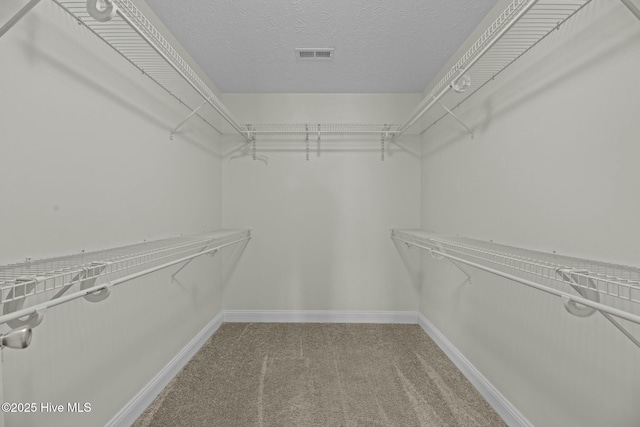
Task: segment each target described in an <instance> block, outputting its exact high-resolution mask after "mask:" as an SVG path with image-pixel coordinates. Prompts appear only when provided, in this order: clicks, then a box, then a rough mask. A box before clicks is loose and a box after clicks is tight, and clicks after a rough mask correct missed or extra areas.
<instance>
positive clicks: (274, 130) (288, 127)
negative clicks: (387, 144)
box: [245, 123, 399, 136]
mask: <svg viewBox="0 0 640 427" xmlns="http://www.w3.org/2000/svg"><path fill="white" fill-rule="evenodd" d="M398 127H399V125H397V124H374V123H259V124H246V125H245V129H246V130H247V131H248V132H250V133H251V134H253V135H305V134H309V135H311V136H313V135H318V134H320V135H358V134H360V135H381V134H390V135H393V134H394V133H395V132H396V131H397V130H398Z"/></svg>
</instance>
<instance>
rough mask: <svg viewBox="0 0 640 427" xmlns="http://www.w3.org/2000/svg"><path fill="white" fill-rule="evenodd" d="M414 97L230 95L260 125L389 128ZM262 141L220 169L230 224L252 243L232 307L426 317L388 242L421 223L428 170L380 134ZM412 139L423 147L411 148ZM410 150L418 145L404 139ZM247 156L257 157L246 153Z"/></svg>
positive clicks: (228, 301) (233, 287) (231, 288)
mask: <svg viewBox="0 0 640 427" xmlns="http://www.w3.org/2000/svg"><path fill="white" fill-rule="evenodd" d="M418 98H419V96H416V95H353V94H351V95H350V94H339V95H336V94H334V95H332V94H325V95H321V94H313V95H311V94H300V95H294V94H289V95H225V97H224V102H225V103H226V104H227V105H228V106H229V108H230V109H231V110H232V111H237V113H238V115H239V116H244V117H246V118H252V120H253V122H254V123H260V122H285V123H300V122H302V123H304V122H308V121H318V122H324V123H336V122H338V123H339V122H356V123H357V122H365V123H366V122H369V123H384V122H385V121H387V120H400V119H401V118H402V117H404V116H406V115H407V114H408V113H409V111H410V110H411V109H412V108H414V107H415V105H416V104H417V102H418ZM310 139H311V141H310V154H309V161H306V146H305V142H304V140H305V137H304V136H297V137H293V138H288V137H274V138H271V140H267V138H266V137H258V139H257V149H258V155H260V154H266V155H267V156H269V165H268V166H265V165H264V164H263V163H261V162H260V161H253V160H252V159H251V158H250V157H244V158H239V159H234V160H225V161H224V163H223V225H224V226H225V227H251V228H252V229H253V238H252V240H251V244H250V245H249V246H248V247H247V249H246V251H245V254H244V256H243V259H242V263H243V267H244V268H242V269H238V271H236V273H235V275H234V276H233V278H232V280H231V282H230V283H229V285H228V287H227V288H226V291H225V309H251V310H354V311H355V310H394V311H395V310H417V288H416V286H414V285H413V284H412V283H411V280H410V277H409V275H408V273H407V272H406V271H405V270H404V267H403V266H402V261H401V260H400V258H399V257H398V256H397V254H396V250H395V248H394V246H393V243H392V242H391V239H390V236H389V229H390V228H392V227H415V226H418V224H419V214H418V212H419V208H420V203H419V194H420V190H419V189H420V161H419V159H418V158H417V157H416V156H414V155H412V154H409V153H407V152H403V151H399V150H394V151H392V152H387V154H386V158H385V161H381V146H380V140H381V136H378V135H374V136H366V137H361V138H350V139H347V138H345V137H342V138H341V137H323V138H322V140H321V150H320V154H319V155H318V151H317V147H318V146H317V136H316V135H314V134H312V135H310ZM413 139H414V140H415V139H416V138H413ZM405 142H407V143H408V144H411V138H407V139H405ZM249 154H250V153H249Z"/></svg>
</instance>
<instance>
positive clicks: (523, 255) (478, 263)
mask: <svg viewBox="0 0 640 427" xmlns="http://www.w3.org/2000/svg"><path fill="white" fill-rule="evenodd" d="M391 238H392V239H394V240H396V241H398V242H404V243H406V244H407V245H409V246H416V247H419V248H422V249H425V250H427V251H429V253H430V254H431V255H432V256H433V257H434V258H436V259H442V258H447V259H449V260H450V261H452V262H453V263H454V264H455V265H456V266H457V267H458V268H460V269H461V270H462V271H463V272H464V273H465V274H466V275H467V276H469V274H468V273H467V271H468V270H464V269H462V268H461V267H460V265H462V264H464V265H469V266H472V267H475V268H478V269H481V270H484V271H487V272H490V273H492V274H495V275H498V276H501V277H505V278H507V279H510V280H513V281H516V282H519V283H521V284H524V285H527V286H529V287H532V288H535V289H538V290H541V291H543V292H546V293H549V294H552V295H556V296H559V297H561V298H562V299H563V301H564V305H565V308H566V309H567V311H568V312H569V313H571V314H573V315H576V316H579V317H587V316H590V315H592V314H594V313H596V312H600V313H601V314H602V315H603V316H604V317H605V318H606V319H607V320H608V321H609V322H611V323H612V324H613V325H614V326H615V327H616V328H618V329H619V330H620V331H621V332H622V333H623V334H624V335H625V336H626V337H627V338H629V339H630V340H631V341H632V342H633V343H634V344H635V345H636V346H638V347H640V340H638V339H637V338H635V337H634V336H633V335H632V334H631V333H630V332H629V331H627V329H626V328H624V326H623V325H622V324H620V323H619V322H618V321H617V320H615V319H614V317H613V316H615V317H619V318H622V319H626V320H628V321H631V322H634V323H637V324H640V315H639V314H638V312H640V268H637V267H630V266H625V265H618V264H612V263H606V262H600V261H592V260H585V259H581V258H575V257H569V256H564V255H557V254H549V253H544V252H538V251H532V250H528V249H522V248H515V247H511V246H506V245H501V244H497V243H493V242H485V241H481V240H475V239H469V238H463V237H448V236H447V237H445V236H439V235H434V234H431V233H428V232H425V231H422V230H391ZM469 279H471V277H469Z"/></svg>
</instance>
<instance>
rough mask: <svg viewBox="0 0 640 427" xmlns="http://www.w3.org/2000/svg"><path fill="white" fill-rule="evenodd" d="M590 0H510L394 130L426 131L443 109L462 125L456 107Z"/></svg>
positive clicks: (445, 114)
mask: <svg viewBox="0 0 640 427" xmlns="http://www.w3.org/2000/svg"><path fill="white" fill-rule="evenodd" d="M591 1H592V0H556V1H554V0H514V1H513V2H512V3H510V4H509V6H508V7H507V8H506V9H505V10H504V12H502V14H500V16H499V17H498V18H497V19H496V20H495V21H494V22H493V23H492V24H491V25H490V26H489V28H488V29H487V30H486V31H485V32H484V33H483V34H482V35H481V36H480V37H479V38H478V39H477V40H476V42H475V43H474V44H473V45H472V46H471V47H470V48H469V50H467V51H466V52H465V53H464V54H463V55H462V56H461V57H460V59H459V60H458V61H457V62H456V63H455V65H454V66H453V67H452V68H451V69H450V70H449V71H448V72H447V73H446V74H445V75H444V77H442V78H441V79H440V80H439V81H438V82H437V83H436V85H435V86H434V87H433V88H432V90H431V91H430V92H429V94H427V96H425V97H424V99H423V100H422V101H421V102H420V104H418V106H417V107H416V108H415V110H414V111H413V113H412V114H411V115H410V117H409V119H407V121H405V122H404V123H403V124H402V125H401V126H400V128H399V129H398V134H397V135H401V134H403V133H405V132H407V131H408V130H409V129H410V128H419V129H418V131H417V132H418V133H424V132H426V131H427V130H428V129H429V128H431V127H432V126H433V125H435V124H436V123H437V122H439V121H440V120H442V119H443V118H444V117H446V116H447V115H452V116H453V117H454V118H455V119H456V120H457V121H459V122H460V123H461V124H462V125H463V126H464V124H463V123H462V122H461V120H460V119H459V118H458V117H457V116H456V115H455V113H454V111H455V109H457V108H458V107H459V106H460V105H461V104H462V103H463V102H464V101H466V100H467V99H468V98H469V97H471V96H472V95H474V94H475V93H476V92H478V91H479V90H480V89H482V88H483V87H484V86H485V85H486V84H487V83H489V82H490V81H491V80H493V79H494V78H495V77H496V76H497V75H498V74H500V73H502V72H503V71H504V70H505V69H506V68H507V67H509V65H511V64H512V63H514V62H515V61H516V60H517V59H518V58H520V57H521V56H522V55H524V54H526V53H527V52H528V51H529V50H531V49H532V48H533V47H534V46H536V45H537V44H538V43H540V42H541V41H542V40H544V39H545V38H546V37H547V36H549V35H550V34H551V33H553V32H554V31H556V30H558V29H559V28H560V27H561V26H562V25H563V24H564V23H565V22H566V21H567V20H568V19H570V18H571V17H573V16H574V15H575V14H577V13H578V12H579V11H580V10H582V9H583V8H584V7H585V6H587V5H588V4H589V3H590V2H591ZM465 76H468V77H469V80H466V77H465ZM465 80H466V81H465ZM452 89H453V90H452ZM464 127H465V128H467V130H468V131H469V132H470V133H471V134H472V135H473V133H472V131H471V129H469V128H468V127H467V126H464Z"/></svg>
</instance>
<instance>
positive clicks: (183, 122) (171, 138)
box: [169, 98, 210, 141]
mask: <svg viewBox="0 0 640 427" xmlns="http://www.w3.org/2000/svg"><path fill="white" fill-rule="evenodd" d="M209 99H210V98H207V99H205V100H204V102H203V103H202V104H200V106H199V107H198V108H196V109H195V110H193V111H192V112H191V113H190V114H189V115H188V116H187V117H186V118H185V119H184V120H183V121H181V122H180V124H179V125H178V126H176V127H175V128H173V130H172V131H171V133H170V134H169V139H170V140H172V141H173V135H175V134H176V132H178V130H180V128H181V127H182V126H184V124H185V123H187V122H188V121H189V119H190V118H191V117H193V116H195V115H196V114H198V111H200V109H201V108H202V107H204V106H205V105H207V104H208V103H209Z"/></svg>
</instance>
